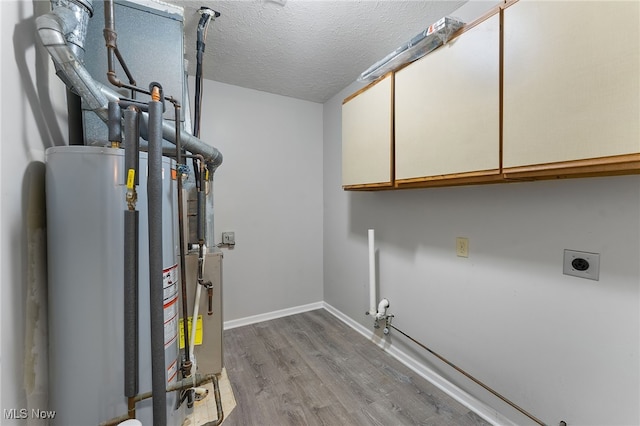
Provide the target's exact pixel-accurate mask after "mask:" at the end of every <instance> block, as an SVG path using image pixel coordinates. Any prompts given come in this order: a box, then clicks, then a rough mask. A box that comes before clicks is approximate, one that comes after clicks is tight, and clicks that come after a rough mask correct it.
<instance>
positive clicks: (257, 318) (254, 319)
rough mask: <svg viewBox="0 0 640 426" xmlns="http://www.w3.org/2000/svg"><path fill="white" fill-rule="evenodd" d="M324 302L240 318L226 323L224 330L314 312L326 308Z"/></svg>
mask: <svg viewBox="0 0 640 426" xmlns="http://www.w3.org/2000/svg"><path fill="white" fill-rule="evenodd" d="M324 306H325V303H324V302H315V303H309V304H307V305H301V306H294V307H293V308H287V309H281V310H279V311H273V312H267V313H264V314H258V315H252V316H250V317H245V318H239V319H235V320H230V321H225V322H224V325H223V327H224V329H225V330H230V329H232V328H236V327H242V326H244V325H251V324H255V323H258V322H263V321H269V320H272V319H276V318H282V317H288V316H289V315H295V314H300V313H302V312H307V311H313V310H316V309H322V308H324Z"/></svg>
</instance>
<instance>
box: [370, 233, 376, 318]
mask: <svg viewBox="0 0 640 426" xmlns="http://www.w3.org/2000/svg"><path fill="white" fill-rule="evenodd" d="M376 300H377V298H376V246H375V231H374V230H373V229H369V315H372V316H375V315H376V314H377V309H376Z"/></svg>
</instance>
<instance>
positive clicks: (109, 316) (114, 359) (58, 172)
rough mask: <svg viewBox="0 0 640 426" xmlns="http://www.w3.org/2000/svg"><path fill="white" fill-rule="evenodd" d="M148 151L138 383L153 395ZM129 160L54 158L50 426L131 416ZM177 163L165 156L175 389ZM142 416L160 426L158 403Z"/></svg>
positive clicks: (96, 154) (74, 151) (76, 150)
mask: <svg viewBox="0 0 640 426" xmlns="http://www.w3.org/2000/svg"><path fill="white" fill-rule="evenodd" d="M146 159H147V156H146V153H141V158H140V168H139V170H140V176H139V178H140V190H139V191H138V203H137V208H138V210H139V211H140V214H139V218H140V226H139V235H140V240H139V241H140V243H139V265H140V266H139V277H138V278H139V297H138V308H139V324H138V326H139V336H140V340H139V368H140V371H139V377H140V382H139V383H140V384H139V386H140V392H146V391H149V390H151V349H150V340H149V338H148V336H149V335H150V319H149V269H148V265H149V254H148V243H147V241H148V230H147V199H146V191H145V190H144V188H146V179H147V176H146V172H145V171H146V170H147V161H146ZM125 175H126V173H125V168H124V152H123V150H120V149H113V148H106V147H89V146H65V147H54V148H49V149H48V150H47V151H46V195H47V223H48V224H49V226H48V235H47V246H48V253H49V254H48V256H49V257H48V273H49V277H48V278H49V287H48V292H49V295H48V297H49V304H48V306H49V368H50V370H49V405H50V407H52V409H55V410H56V417H55V419H53V421H52V422H51V424H52V425H61V426H68V425H97V424H99V423H101V422H104V421H107V420H109V419H112V418H114V417H118V416H120V415H122V414H126V413H127V399H126V398H125V397H124V393H123V389H124V363H123V359H124V342H123V333H124V319H123V316H124V314H123V274H124V270H123V268H124V267H123V245H124V217H123V216H124V214H123V212H124V211H125V210H126V209H127V204H126V200H125V194H126V176H125ZM174 178H175V163H174V161H173V160H170V159H168V158H166V157H163V164H162V203H163V206H162V210H163V212H162V213H163V215H162V222H163V232H162V233H163V247H162V251H163V269H164V279H163V290H164V319H165V328H164V339H165V346H164V350H165V368H166V378H167V384H169V383H174V382H176V381H177V377H178V374H179V373H178V369H179V364H180V360H179V359H178V341H177V333H178V289H179V287H180V284H179V274H178V273H177V272H178V239H177V211H176V205H177V201H176V197H177V192H176V186H175V181H173V180H172V179H174ZM175 406H176V392H173V393H170V394H167V424H169V425H180V424H182V421H183V420H184V416H185V413H184V405H183V406H182V408H180V409H179V410H176V409H175ZM136 417H137V418H138V420H140V421H141V422H142V424H144V425H151V424H152V407H151V400H150V399H147V400H144V401H142V402H139V403H138V404H137V405H136Z"/></svg>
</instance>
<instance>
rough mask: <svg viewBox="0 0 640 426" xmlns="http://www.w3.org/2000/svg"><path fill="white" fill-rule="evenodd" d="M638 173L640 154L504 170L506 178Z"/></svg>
mask: <svg viewBox="0 0 640 426" xmlns="http://www.w3.org/2000/svg"><path fill="white" fill-rule="evenodd" d="M638 173H640V154H625V155H615V156H610V157H601V158H590V159H586V160H574V161H561V162H557V163H546V164H536V165H531V166H521V167H509V168H505V169H504V170H503V175H504V177H505V179H510V178H522V177H525V178H526V177H529V178H544V177H588V176H603V175H607V174H612V175H613V174H616V175H620V174H638Z"/></svg>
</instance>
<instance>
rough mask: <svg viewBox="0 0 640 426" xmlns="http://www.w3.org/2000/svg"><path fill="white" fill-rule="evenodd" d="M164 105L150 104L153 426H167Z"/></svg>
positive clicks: (149, 186)
mask: <svg viewBox="0 0 640 426" xmlns="http://www.w3.org/2000/svg"><path fill="white" fill-rule="evenodd" d="M162 110H163V105H162V102H159V100H158V97H157V96H155V97H154V99H153V100H152V101H150V102H149V139H148V140H149V154H148V167H149V172H148V173H149V177H148V181H147V200H148V208H149V212H148V213H149V287H150V288H149V310H150V315H151V392H152V393H153V424H154V426H166V424H167V395H166V393H165V383H166V377H165V357H164V309H163V301H164V296H163V265H162V112H163V111H162Z"/></svg>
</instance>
